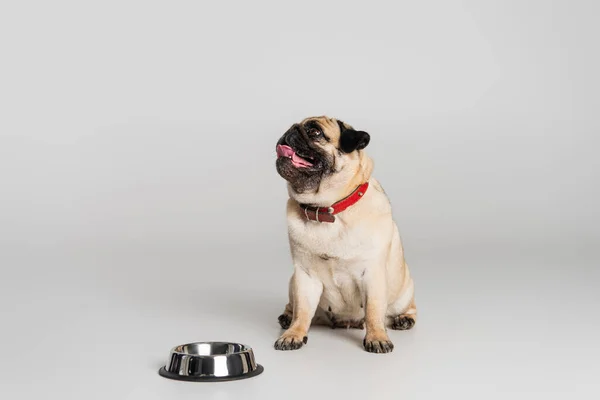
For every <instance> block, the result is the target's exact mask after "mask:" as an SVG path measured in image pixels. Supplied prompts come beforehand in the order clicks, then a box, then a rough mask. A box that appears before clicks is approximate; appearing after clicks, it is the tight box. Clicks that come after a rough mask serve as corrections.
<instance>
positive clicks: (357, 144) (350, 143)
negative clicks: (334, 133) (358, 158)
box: [338, 121, 371, 153]
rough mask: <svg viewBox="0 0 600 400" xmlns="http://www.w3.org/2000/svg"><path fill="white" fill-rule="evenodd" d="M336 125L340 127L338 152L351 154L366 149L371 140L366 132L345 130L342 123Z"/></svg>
mask: <svg viewBox="0 0 600 400" xmlns="http://www.w3.org/2000/svg"><path fill="white" fill-rule="evenodd" d="M338 125H339V127H340V150H342V151H343V152H344V153H352V152H353V151H355V150H362V149H364V148H365V147H367V145H368V144H369V141H370V140H371V136H369V134H368V133H367V132H364V131H355V130H354V129H349V128H346V126H345V125H344V123H343V122H342V121H338Z"/></svg>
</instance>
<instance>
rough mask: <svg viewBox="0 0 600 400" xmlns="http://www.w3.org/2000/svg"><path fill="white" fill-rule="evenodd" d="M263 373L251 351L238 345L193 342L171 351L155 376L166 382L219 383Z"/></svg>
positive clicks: (244, 346)
mask: <svg viewBox="0 0 600 400" xmlns="http://www.w3.org/2000/svg"><path fill="white" fill-rule="evenodd" d="M261 372H263V367H262V366H261V365H259V364H257V363H256V361H255V359H254V352H253V351H252V348H251V347H249V346H246V345H243V344H240V343H229V342H196V343H188V344H182V345H180V346H177V347H174V348H173V349H172V350H171V353H170V354H169V361H168V362H167V365H165V366H164V367H162V368H161V369H160V370H159V371H158V373H159V374H160V375H161V376H163V377H165V378H169V379H175V380H180V381H194V382H219V381H232V380H237V379H245V378H250V377H253V376H256V375H259V374H260V373H261Z"/></svg>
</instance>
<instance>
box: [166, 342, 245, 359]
mask: <svg viewBox="0 0 600 400" xmlns="http://www.w3.org/2000/svg"><path fill="white" fill-rule="evenodd" d="M199 344H210V345H213V344H223V345H236V346H240V347H241V348H242V349H243V350H240V351H236V352H233V353H228V354H194V353H188V352H186V351H182V350H177V349H182V348H184V347H186V346H190V345H199ZM244 353H254V351H253V350H252V347H250V346H248V345H246V344H243V343H239V342H228V341H222V340H218V341H202V342H189V343H183V344H179V345H177V346H174V347H173V348H172V349H171V354H178V355H184V356H190V357H228V356H233V355H235V354H244Z"/></svg>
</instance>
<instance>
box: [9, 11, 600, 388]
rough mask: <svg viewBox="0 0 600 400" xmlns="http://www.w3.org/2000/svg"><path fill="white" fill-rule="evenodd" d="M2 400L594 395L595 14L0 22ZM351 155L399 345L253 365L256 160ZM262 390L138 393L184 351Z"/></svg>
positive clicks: (283, 275)
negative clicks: (318, 126) (346, 135)
mask: <svg viewBox="0 0 600 400" xmlns="http://www.w3.org/2000/svg"><path fill="white" fill-rule="evenodd" d="M4 3H7V4H2V6H1V7H0V48H2V62H1V63H0V357H1V359H0V398H1V399H27V400H29V399H37V398H53V399H54V398H56V399H61V400H64V399H90V400H91V399H102V400H107V399H110V400H113V399H126V400H138V399H140V400H141V399H143V400H152V399H182V400H183V399H200V398H201V399H220V400H224V399H236V400H240V399H271V398H272V399H275V398H277V399H320V398H328V399H338V398H364V399H373V398H374V399H440V398H444V399H445V398H454V397H457V398H461V399H477V400H481V399H506V398H511V399H528V400H529V399H538V398H540V399H565V398H566V399H595V400H597V399H598V398H600V383H599V382H600V379H599V376H600V367H599V362H598V360H599V359H600V345H599V344H598V343H599V342H598V338H599V337H600V320H599V319H600V318H599V316H600V290H599V289H598V288H599V285H600V269H599V266H600V256H599V255H598V244H599V243H600V212H599V208H598V204H600V185H599V184H598V182H600V164H599V163H598V148H599V145H600V142H599V137H600V136H599V132H600V122H599V121H600V120H599V119H598V110H599V109H600V98H599V97H598V95H597V94H598V93H600V79H599V75H598V72H597V71H600V57H599V56H598V37H600V32H599V25H598V23H597V15H598V12H599V11H600V3H598V2H591V1H589V2H584V1H545V0H527V1H523V0H519V1H486V2H481V1H447V0H443V1H442V0H440V1H435V2H415V1H387V2H381V1H370V2H360V3H359V4H354V3H352V2H349V1H328V2H322V1H312V0H307V1H303V2H295V3H289V2H281V1H276V0H256V1H252V2H248V1H241V0H240V1H236V2H233V3H232V2H188V3H181V2H172V1H165V2H162V3H161V2H144V1H139V2H135V1H123V0H119V1H116V0H115V1H113V0H109V1H104V2H102V3H101V4H99V3H98V4H93V3H91V2H86V3H83V2H66V1H62V0H59V1H54V2H43V1H38V2H10V4H8V3H9V2H4ZM322 114H327V115H329V116H332V117H337V118H340V119H342V120H344V121H345V122H347V123H349V124H351V125H353V126H355V127H356V128H357V129H361V130H365V131H367V132H369V133H370V134H371V142H370V144H369V146H368V148H367V151H368V153H369V154H370V155H371V156H372V157H373V159H374V160H375V171H374V172H375V175H376V177H377V178H378V179H379V180H380V181H381V182H382V184H383V186H384V188H385V190H386V192H387V194H388V195H389V197H390V199H391V201H392V205H393V209H394V215H395V218H396V220H397V222H398V224H399V228H400V232H401V235H402V238H403V240H404V246H405V250H406V254H407V259H408V262H409V265H410V267H411V270H412V274H413V275H414V278H415V281H416V290H417V292H416V296H417V297H416V299H417V306H418V309H419V321H418V323H417V325H416V326H415V328H414V329H413V330H411V331H409V332H391V338H392V340H393V341H394V343H395V350H394V352H393V353H391V354H387V355H375V354H369V353H366V352H365V351H363V349H362V348H361V341H362V336H363V334H364V332H360V331H343V330H335V331H333V330H331V329H314V330H312V331H311V332H310V336H309V341H308V345H307V346H306V347H305V348H303V349H302V350H300V351H297V352H276V351H275V350H274V349H273V347H272V346H273V343H274V341H275V340H276V338H277V337H278V335H279V334H280V329H279V326H278V324H277V317H278V315H279V314H280V312H281V310H282V308H283V307H284V304H285V302H286V300H287V293H286V290H287V283H288V279H289V276H290V274H291V272H292V268H291V264H290V259H289V254H288V245H287V240H286V226H285V216H284V209H285V201H286V191H285V187H284V184H283V182H282V180H281V178H279V176H277V174H276V172H275V169H274V161H275V143H276V140H277V139H278V138H279V136H280V135H281V134H282V133H283V132H284V131H285V130H286V129H287V128H288V127H289V126H290V125H291V124H292V123H294V122H296V121H298V120H300V119H302V118H304V117H307V116H310V115H322ZM206 340H229V341H240V342H244V343H247V344H249V345H251V346H252V347H253V348H254V349H255V352H256V357H257V360H258V361H259V363H261V364H262V365H263V366H264V368H265V371H264V373H263V374H262V375H260V376H258V377H256V378H253V379H251V380H247V381H239V382H228V383H222V384H208V385H203V384H191V383H181V382H173V381H168V380H166V379H163V378H161V377H160V376H159V375H158V374H157V371H158V369H159V368H160V367H161V366H162V365H163V364H164V363H165V362H166V358H167V356H168V353H169V350H170V349H171V348H172V347H173V346H175V345H177V344H181V343H186V342H190V341H206Z"/></svg>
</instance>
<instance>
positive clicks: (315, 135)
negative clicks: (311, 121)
mask: <svg viewBox="0 0 600 400" xmlns="http://www.w3.org/2000/svg"><path fill="white" fill-rule="evenodd" d="M308 135H309V136H310V137H311V138H314V139H317V138H320V137H321V136H323V132H321V131H320V130H319V129H317V128H310V129H309V130H308Z"/></svg>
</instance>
